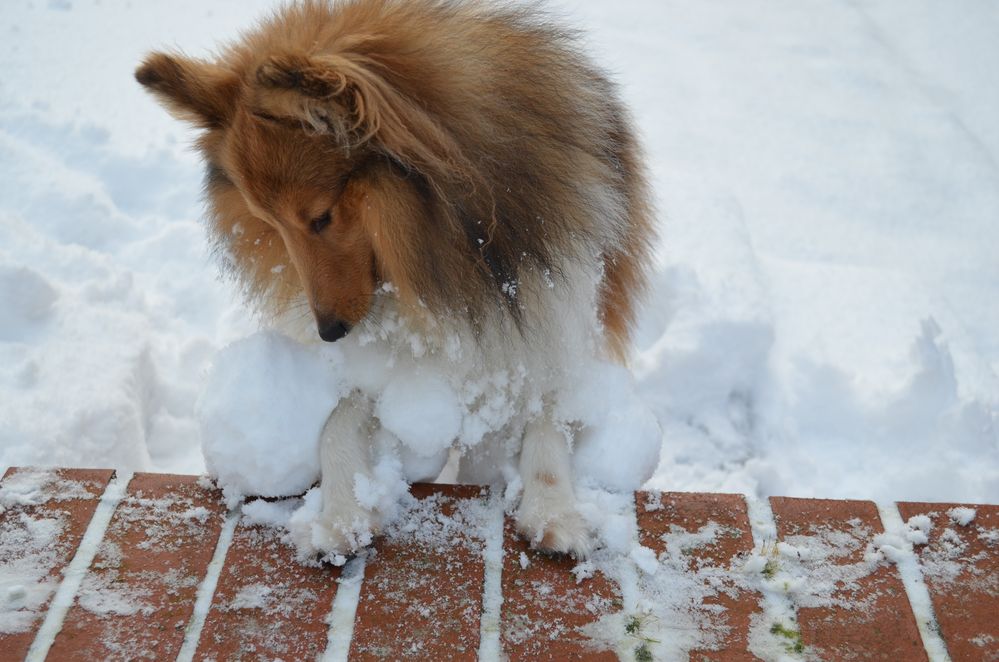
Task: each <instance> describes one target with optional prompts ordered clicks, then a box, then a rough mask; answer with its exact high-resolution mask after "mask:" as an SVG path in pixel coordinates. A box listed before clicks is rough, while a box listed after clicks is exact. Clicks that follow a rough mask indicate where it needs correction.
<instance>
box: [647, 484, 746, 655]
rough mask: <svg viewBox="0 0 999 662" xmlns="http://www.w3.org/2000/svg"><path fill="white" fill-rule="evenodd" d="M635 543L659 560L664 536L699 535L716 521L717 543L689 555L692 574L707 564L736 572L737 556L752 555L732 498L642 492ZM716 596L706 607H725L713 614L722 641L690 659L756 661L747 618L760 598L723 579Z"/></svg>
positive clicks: (740, 505)
mask: <svg viewBox="0 0 999 662" xmlns="http://www.w3.org/2000/svg"><path fill="white" fill-rule="evenodd" d="M635 510H636V513H637V516H638V527H639V540H640V542H641V543H642V545H644V546H646V547H648V548H650V549H652V551H654V552H655V553H656V555H657V556H659V555H660V554H662V553H663V552H665V551H666V542H665V541H664V540H663V538H662V536H663V534H666V533H670V532H671V531H672V530H675V529H674V528H673V527H680V528H681V529H683V530H684V531H688V532H691V533H694V532H697V531H698V530H700V529H701V528H702V527H705V526H707V525H709V524H710V523H711V522H714V523H715V524H717V525H718V526H719V532H720V534H719V535H718V536H717V537H716V538H715V541H714V542H712V543H710V544H705V545H703V546H700V547H698V548H697V549H696V550H694V551H693V553H691V554H690V555H689V557H688V566H689V569H690V571H691V572H693V571H696V570H697V569H698V568H702V567H705V566H706V565H709V566H713V567H716V568H725V569H733V570H735V569H737V568H739V567H741V565H742V559H741V557H742V556H744V555H746V554H748V553H750V552H752V550H753V534H752V532H751V529H750V525H749V515H748V513H747V511H746V501H745V499H744V498H743V497H742V496H740V495H736V494H686V493H677V492H666V493H663V494H662V495H661V496H660V495H659V493H653V492H640V493H638V494H637V495H636V508H635ZM717 588H718V589H719V591H718V593H717V595H715V596H712V597H709V598H707V599H706V600H705V603H706V604H709V605H718V606H721V607H723V608H724V610H723V611H720V612H714V611H711V612H706V613H710V614H711V617H710V618H711V622H710V629H711V631H712V632H720V633H724V634H723V639H722V641H720V642H719V643H718V645H717V646H715V647H713V648H712V649H711V650H693V651H691V652H690V659H693V660H726V661H731V662H736V661H740V660H756V659H758V658H757V657H756V656H755V655H753V654H752V653H750V652H749V651H748V645H749V626H750V618H751V617H752V615H753V614H755V613H758V612H760V611H761V609H760V606H759V601H760V597H761V596H760V595H759V594H757V593H755V592H753V591H749V590H746V589H745V588H742V587H741V586H740V583H739V582H738V581H737V580H736V577H735V576H733V578H732V579H730V580H728V581H725V580H723V586H719V587H717Z"/></svg>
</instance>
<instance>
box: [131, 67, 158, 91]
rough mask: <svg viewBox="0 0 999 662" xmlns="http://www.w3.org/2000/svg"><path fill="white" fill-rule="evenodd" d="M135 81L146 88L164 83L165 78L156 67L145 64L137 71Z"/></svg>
mask: <svg viewBox="0 0 999 662" xmlns="http://www.w3.org/2000/svg"><path fill="white" fill-rule="evenodd" d="M135 80H136V81H138V83H139V84H140V85H142V86H144V87H152V86H153V85H156V84H158V83H160V82H162V81H163V77H162V76H160V73H159V72H158V71H156V68H155V67H152V66H150V65H149V64H148V63H143V64H141V65H139V67H138V68H137V69H136V70H135Z"/></svg>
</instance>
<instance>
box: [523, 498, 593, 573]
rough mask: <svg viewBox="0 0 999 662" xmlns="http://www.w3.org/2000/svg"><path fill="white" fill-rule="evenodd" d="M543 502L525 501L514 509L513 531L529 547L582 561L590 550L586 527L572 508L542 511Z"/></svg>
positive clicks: (588, 531)
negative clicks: (515, 531) (523, 539)
mask: <svg viewBox="0 0 999 662" xmlns="http://www.w3.org/2000/svg"><path fill="white" fill-rule="evenodd" d="M544 505H545V504H544V502H543V501H542V502H541V503H531V501H530V500H527V499H525V500H524V501H523V502H521V506H520V508H519V509H518V510H517V514H516V516H515V518H514V519H515V520H516V523H517V532H518V533H519V534H520V535H522V536H523V537H524V538H526V539H527V541H528V542H530V543H531V547H534V548H536V549H540V550H543V551H546V552H554V553H558V554H569V555H571V556H574V557H575V558H577V559H584V558H586V557H587V556H589V554H590V551H591V544H590V541H591V536H590V528H589V527H588V526H587V525H586V522H585V521H584V520H583V517H582V516H581V515H580V514H579V513H578V512H576V510H575V509H574V508H573V507H571V506H570V507H568V508H565V509H561V508H557V509H552V508H548V509H546V508H543V507H542V506H544Z"/></svg>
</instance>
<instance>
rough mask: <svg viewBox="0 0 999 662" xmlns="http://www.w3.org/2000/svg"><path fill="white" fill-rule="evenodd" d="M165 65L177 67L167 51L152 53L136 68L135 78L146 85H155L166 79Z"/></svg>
mask: <svg viewBox="0 0 999 662" xmlns="http://www.w3.org/2000/svg"><path fill="white" fill-rule="evenodd" d="M165 66H169V67H174V68H176V66H177V65H176V63H175V62H174V60H173V58H171V57H170V56H169V55H167V54H166V53H150V54H149V55H147V56H146V57H145V59H144V60H143V61H142V64H140V65H139V66H138V67H137V68H136V70H135V80H137V81H138V82H139V84H140V85H144V86H145V87H155V86H156V85H159V84H160V83H162V82H163V81H164V80H165V76H164V72H163V68H164V67H165Z"/></svg>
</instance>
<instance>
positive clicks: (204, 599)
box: [177, 506, 242, 662]
mask: <svg viewBox="0 0 999 662" xmlns="http://www.w3.org/2000/svg"><path fill="white" fill-rule="evenodd" d="M241 514H242V511H241V509H240V507H238V506H237V507H236V509H235V510H230V511H229V512H228V513H226V517H225V524H223V525H222V530H221V531H220V532H219V540H218V542H217V543H216V544H215V553H214V554H212V560H211V561H209V563H208V567H207V568H206V569H205V576H204V578H203V579H202V580H201V584H200V585H199V586H198V593H197V598H196V599H195V601H194V611H193V612H192V613H191V620H190V621H188V623H187V627H186V628H185V629H184V643H183V644H182V645H181V647H180V652H179V653H177V662H190V661H191V660H193V659H194V654H195V653H196V652H197V650H198V642H199V641H200V640H201V631H202V630H203V629H204V628H205V619H206V618H208V610H209V609H210V608H211V606H212V598H214V597H215V588H216V587H217V586H218V583H219V577H220V576H221V574H222V568H223V567H224V566H225V557H226V554H228V552H229V547H230V545H232V537H233V535H234V534H235V532H236V525H237V524H239V518H240V515H241Z"/></svg>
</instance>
